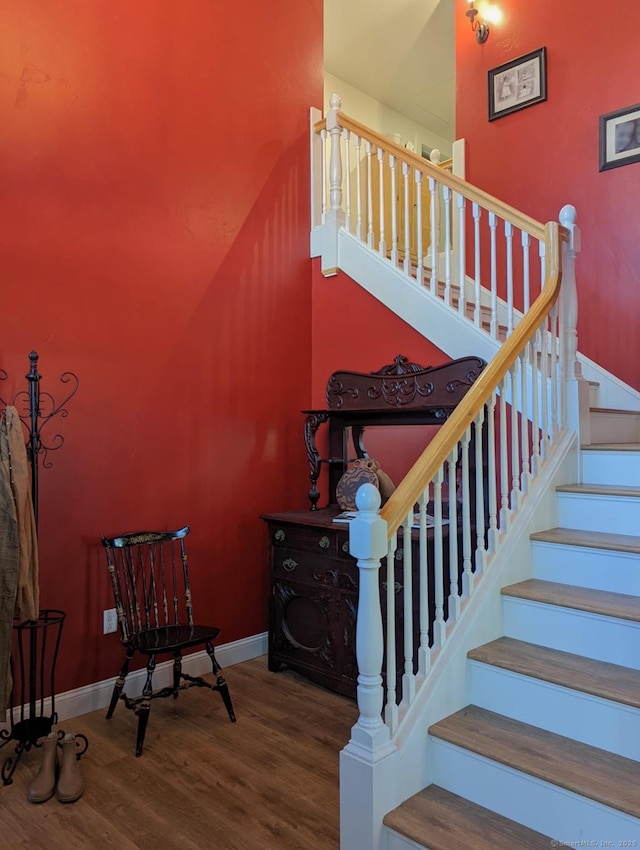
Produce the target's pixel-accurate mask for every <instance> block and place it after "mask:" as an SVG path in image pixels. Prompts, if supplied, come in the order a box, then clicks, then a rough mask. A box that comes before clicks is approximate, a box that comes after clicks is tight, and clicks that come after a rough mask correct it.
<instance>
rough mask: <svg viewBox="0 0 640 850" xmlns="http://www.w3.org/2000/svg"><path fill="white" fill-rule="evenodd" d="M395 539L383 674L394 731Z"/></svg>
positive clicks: (389, 569)
mask: <svg viewBox="0 0 640 850" xmlns="http://www.w3.org/2000/svg"><path fill="white" fill-rule="evenodd" d="M396 541H397V537H396V535H395V534H394V536H393V538H392V539H391V540H390V541H389V547H388V549H387V581H386V585H387V588H386V593H385V596H386V604H387V624H386V627H387V646H386V663H385V668H386V669H385V672H386V676H387V701H386V703H385V706H384V719H385V723H386V724H387V725H388V726H389V728H390V729H391V732H392V733H393V731H394V730H395V728H396V726H397V724H398V697H397V694H396V678H397V670H396V570H395V555H396Z"/></svg>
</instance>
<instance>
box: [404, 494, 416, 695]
mask: <svg viewBox="0 0 640 850" xmlns="http://www.w3.org/2000/svg"><path fill="white" fill-rule="evenodd" d="M412 525H413V510H411V511H410V513H409V514H408V515H407V517H406V518H405V521H404V524H403V529H402V547H403V552H402V555H403V558H402V564H403V578H402V581H403V584H404V593H403V600H404V674H403V676H402V699H403V701H405V702H407V703H411V702H413V698H414V697H415V695H416V678H415V676H414V674H413V563H412V561H413V559H412V546H411V526H412Z"/></svg>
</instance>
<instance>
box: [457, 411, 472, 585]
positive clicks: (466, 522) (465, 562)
mask: <svg viewBox="0 0 640 850" xmlns="http://www.w3.org/2000/svg"><path fill="white" fill-rule="evenodd" d="M470 442H471V428H467V430H466V431H465V432H464V434H463V435H462V440H461V441H460V445H461V447H462V595H463V596H465V597H468V596H471V594H472V593H473V572H472V564H471V496H470V489H469V443H470Z"/></svg>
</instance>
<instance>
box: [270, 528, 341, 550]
mask: <svg viewBox="0 0 640 850" xmlns="http://www.w3.org/2000/svg"><path fill="white" fill-rule="evenodd" d="M269 531H270V535H271V543H272V545H273V547H274V549H275V550H276V552H278V551H280V550H283V549H284V550H287V549H288V550H293V549H297V550H300V551H303V552H311V553H315V554H317V555H320V556H324V557H326V556H329V557H331V556H333V555H337V554H338V544H337V535H336V533H335V532H334V531H333V529H328V528H322V526H319V527H313V526H293V525H286V524H284V523H283V524H281V525H279V524H276V523H273V524H270V527H269ZM340 554H343V553H342V551H341V552H340Z"/></svg>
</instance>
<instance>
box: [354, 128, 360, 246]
mask: <svg viewBox="0 0 640 850" xmlns="http://www.w3.org/2000/svg"><path fill="white" fill-rule="evenodd" d="M353 139H354V146H355V151H356V166H355V172H356V236H357V237H358V239H359V240H360V241H362V179H361V174H360V169H361V168H362V152H361V150H360V149H361V147H362V139H361V138H360V136H356V135H355V133H354V136H353Z"/></svg>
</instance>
